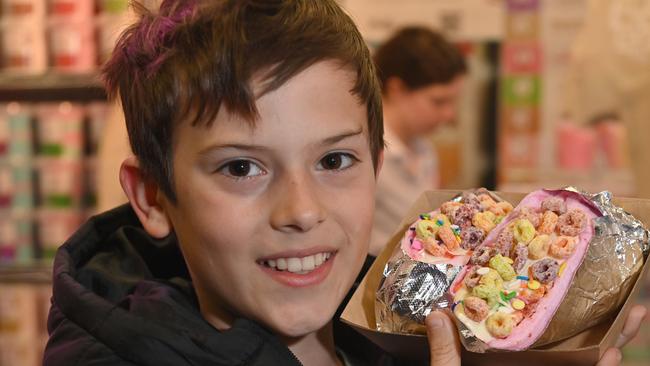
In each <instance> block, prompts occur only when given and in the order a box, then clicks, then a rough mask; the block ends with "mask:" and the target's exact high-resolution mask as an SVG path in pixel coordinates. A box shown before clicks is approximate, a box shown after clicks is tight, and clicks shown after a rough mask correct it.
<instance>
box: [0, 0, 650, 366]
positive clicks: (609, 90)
mask: <svg viewBox="0 0 650 366" xmlns="http://www.w3.org/2000/svg"><path fill="white" fill-rule="evenodd" d="M339 2H340V3H341V4H342V5H343V7H344V8H346V9H347V10H348V12H349V13H350V15H351V16H352V17H353V19H354V20H355V22H356V23H357V25H358V26H359V28H360V30H361V32H362V34H363V35H364V37H365V38H366V40H367V43H368V45H369V47H370V48H371V50H373V49H376V48H377V47H379V46H380V45H381V44H382V42H383V41H384V40H386V39H387V38H388V37H389V36H390V35H391V34H393V33H394V32H395V31H397V30H399V29H400V28H403V27H405V26H412V25H417V26H425V27H428V28H431V29H433V30H435V31H437V32H440V33H441V34H443V35H444V36H445V37H446V38H447V39H448V40H450V41H451V42H452V43H453V44H454V45H456V46H457V47H459V49H460V50H461V51H462V53H463V55H464V56H465V59H466V62H467V66H468V73H467V75H466V78H465V79H466V80H465V84H464V87H463V90H462V93H461V99H460V101H459V107H458V114H457V116H456V118H455V119H454V120H453V121H450V123H446V124H444V125H443V126H440V127H439V128H437V129H436V130H435V131H434V132H432V133H431V136H430V138H429V137H427V139H429V140H430V143H431V145H432V146H433V148H434V149H435V151H436V153H437V157H438V158H437V159H438V165H439V167H438V176H439V187H440V188H449V189H464V188H470V187H478V186H485V187H487V188H490V189H499V190H505V191H522V192H527V191H531V190H533V189H537V188H542V187H548V188H552V187H560V186H565V185H573V186H577V187H580V188H582V189H584V190H588V191H598V190H605V189H606V190H610V191H612V192H613V193H614V194H615V195H620V196H631V197H646V198H650V184H648V183H647V180H648V179H650V169H648V168H647V163H646V162H647V161H650V160H649V159H650V143H648V142H647V141H646V140H648V139H650V103H649V102H650V1H647V0H510V1H506V0H401V1H393V0H339ZM145 3H147V5H149V6H155V3H156V1H148V2H147V1H145ZM0 4H1V5H0V366H8V365H11V366H15V365H26V366H27V365H30V366H31V365H38V364H40V362H41V354H40V352H41V350H42V348H43V346H44V342H45V341H46V340H47V333H46V330H45V321H46V318H47V310H48V308H49V297H50V278H49V276H50V272H51V263H52V259H53V255H54V252H55V250H56V248H57V247H58V246H59V245H60V244H61V243H63V242H64V241H65V239H66V238H67V237H68V236H69V235H70V234H71V233H72V232H74V230H75V229H76V227H77V226H78V225H79V224H80V223H82V222H83V221H84V220H85V219H86V218H88V217H89V216H90V215H92V214H94V213H96V212H97V211H101V210H104V209H107V208H110V207H112V206H114V205H117V204H119V203H120V202H124V197H123V195H122V194H121V193H120V187H119V183H118V180H117V169H118V167H119V163H120V162H121V159H122V158H123V157H124V156H126V155H127V154H128V144H127V140H126V134H125V133H124V132H123V131H124V127H123V120H122V119H121V118H122V117H121V115H120V112H119V108H118V107H116V106H112V105H109V104H108V103H107V101H106V96H105V93H104V91H103V88H102V84H101V82H100V80H99V78H98V70H99V68H100V66H101V64H102V63H103V62H104V61H105V60H106V59H107V57H108V56H109V55H110V53H111V51H112V47H113V45H114V43H115V40H116V39H117V37H118V36H119V34H120V32H121V30H123V29H124V27H126V26H127V25H128V24H129V23H130V22H131V21H132V20H133V17H132V15H131V14H130V12H129V10H128V1H127V0H0ZM644 290H645V291H644V292H645V294H647V295H649V296H650V282H648V281H647V285H646V289H644ZM639 302H642V303H645V304H646V306H649V307H650V297H643V296H642V298H641V299H640V300H639ZM624 355H625V358H624V361H625V365H648V364H650V322H648V321H646V324H645V325H644V327H643V329H642V330H641V334H640V336H639V337H637V339H636V340H635V341H634V342H633V343H632V344H630V345H629V346H628V347H626V348H625V350H624Z"/></svg>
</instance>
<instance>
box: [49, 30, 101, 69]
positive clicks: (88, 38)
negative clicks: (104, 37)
mask: <svg viewBox="0 0 650 366" xmlns="http://www.w3.org/2000/svg"><path fill="white" fill-rule="evenodd" d="M49 30H50V34H49V45H50V57H51V64H52V66H53V67H54V68H55V69H56V70H57V71H61V72H67V73H89V72H92V71H93V70H95V69H96V44H95V27H94V23H93V22H92V21H81V22H70V21H67V20H65V19H60V18H59V19H54V20H52V22H51V23H50V28H49Z"/></svg>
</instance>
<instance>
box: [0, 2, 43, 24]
mask: <svg viewBox="0 0 650 366" xmlns="http://www.w3.org/2000/svg"><path fill="white" fill-rule="evenodd" d="M45 1H46V0H3V1H2V16H3V17H4V18H11V19H25V18H29V19H41V20H42V19H43V18H44V17H45Z"/></svg>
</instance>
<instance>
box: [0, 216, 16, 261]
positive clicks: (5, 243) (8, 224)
mask: <svg viewBox="0 0 650 366" xmlns="http://www.w3.org/2000/svg"><path fill="white" fill-rule="evenodd" d="M17 238H18V234H17V233H16V228H15V226H14V222H13V220H12V219H11V217H0V263H13V262H14V259H15V257H16V241H17Z"/></svg>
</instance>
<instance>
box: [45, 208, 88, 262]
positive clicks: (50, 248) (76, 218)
mask: <svg viewBox="0 0 650 366" xmlns="http://www.w3.org/2000/svg"><path fill="white" fill-rule="evenodd" d="M82 219H83V217H82V215H81V213H80V212H79V211H77V210H42V211H40V212H39V213H38V232H39V242H40V246H41V250H42V256H43V258H45V259H51V258H54V254H55V253H56V250H57V249H58V248H59V246H61V244H63V243H64V242H65V241H66V240H67V239H68V238H69V237H70V235H72V234H73V233H74V232H75V231H76V230H77V228H78V227H79V225H81V223H82Z"/></svg>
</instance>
